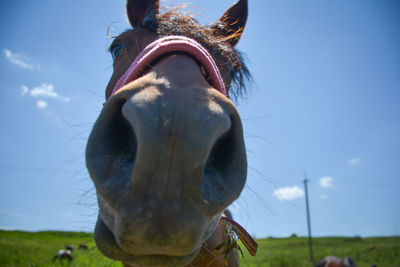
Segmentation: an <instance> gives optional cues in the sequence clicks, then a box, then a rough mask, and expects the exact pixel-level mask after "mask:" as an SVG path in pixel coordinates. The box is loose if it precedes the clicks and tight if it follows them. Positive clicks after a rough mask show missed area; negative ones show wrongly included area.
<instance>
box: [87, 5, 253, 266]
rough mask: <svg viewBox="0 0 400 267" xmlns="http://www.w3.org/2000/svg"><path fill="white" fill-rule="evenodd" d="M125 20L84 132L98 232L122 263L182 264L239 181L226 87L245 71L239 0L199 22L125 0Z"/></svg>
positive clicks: (242, 167)
mask: <svg viewBox="0 0 400 267" xmlns="http://www.w3.org/2000/svg"><path fill="white" fill-rule="evenodd" d="M126 7H127V16H128V19H129V22H130V24H131V25H132V27H133V28H132V29H130V30H128V31H126V32H124V33H122V34H121V35H119V36H118V37H116V38H115V39H114V41H113V42H112V44H111V46H110V52H111V54H112V57H113V60H114V61H113V68H114V72H113V74H112V77H111V79H110V81H109V84H108V86H107V89H106V99H107V100H106V102H105V104H104V108H103V110H102V111H101V114H100V116H99V117H98V119H97V121H96V123H95V125H94V127H93V129H92V132H91V134H90V137H89V140H88V144H87V148H86V162H87V167H88V170H89V173H90V176H91V179H92V180H93V182H94V185H95V188H96V193H97V199H98V204H99V216H98V220H97V224H96V228H95V241H96V244H97V246H98V248H99V249H100V251H101V252H102V253H103V254H104V255H106V256H107V257H109V258H111V259H115V260H119V261H122V262H124V263H125V264H126V266H184V265H186V264H188V263H190V262H191V261H192V260H193V259H194V258H195V257H196V255H197V254H198V253H199V251H200V249H201V247H202V244H204V243H205V242H206V241H207V239H209V237H210V235H211V234H212V233H213V232H214V231H215V229H216V228H217V226H218V222H219V219H220V216H221V213H222V212H223V211H224V209H225V208H226V207H227V206H229V205H230V204H231V203H232V202H233V201H234V200H235V199H237V198H238V197H239V195H240V193H241V191H242V189H243V187H244V184H245V181H246V171H247V162H246V152H245V144H244V140H243V131H242V124H241V120H240V117H239V114H238V111H237V109H236V108H235V106H234V104H233V102H232V101H231V100H230V99H229V97H228V95H229V93H230V92H232V90H233V89H232V88H231V87H233V86H235V85H236V87H238V88H239V89H237V90H240V87H241V86H243V81H244V79H245V78H246V76H247V75H248V72H247V68H246V66H245V65H244V63H243V61H242V59H241V57H240V54H239V53H238V52H237V51H236V50H235V49H234V46H235V45H236V43H237V42H238V40H239V38H240V37H241V35H242V32H243V29H244V26H245V24H246V20H247V1H246V0H240V1H238V2H237V3H236V4H234V5H233V6H232V7H231V8H229V9H228V10H227V11H226V12H225V13H224V14H223V16H222V17H221V18H220V19H219V21H217V22H216V23H215V24H213V25H211V26H203V25H200V24H199V23H198V22H197V21H195V20H194V19H193V18H191V17H188V16H183V15H179V14H178V13H176V12H174V11H168V12H165V13H163V14H161V13H160V12H159V1H156V0H128V1H127V5H126Z"/></svg>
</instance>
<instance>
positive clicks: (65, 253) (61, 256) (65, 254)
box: [53, 249, 74, 262]
mask: <svg viewBox="0 0 400 267" xmlns="http://www.w3.org/2000/svg"><path fill="white" fill-rule="evenodd" d="M57 259H58V260H59V261H62V260H65V259H67V260H68V262H71V261H72V260H73V259H74V257H73V256H72V250H69V249H60V250H59V251H58V252H57V254H56V255H55V256H54V257H53V262H54V261H55V260H57Z"/></svg>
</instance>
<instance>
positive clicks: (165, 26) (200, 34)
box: [157, 6, 252, 99]
mask: <svg viewBox="0 0 400 267" xmlns="http://www.w3.org/2000/svg"><path fill="white" fill-rule="evenodd" d="M183 7H184V6H182V7H177V8H172V9H170V10H168V11H166V12H164V13H161V14H159V15H157V33H158V34H159V35H160V36H168V35H181V36H186V37H189V38H192V39H194V40H196V41H197V42H199V43H200V44H201V45H203V46H204V47H205V48H206V49H207V50H208V51H209V52H210V54H211V55H212V56H213V58H214V60H215V61H216V63H217V65H218V67H219V69H220V70H226V71H228V72H229V76H230V81H225V84H226V87H227V89H228V90H229V92H230V93H232V95H233V96H234V98H235V99H237V98H238V97H241V96H243V95H244V94H245V93H246V88H249V87H250V85H251V82H252V78H251V74H250V72H249V69H248V68H247V66H246V64H245V60H244V56H243V54H242V53H241V52H239V51H238V50H237V49H234V48H233V47H232V46H231V45H230V43H229V40H236V39H238V38H239V37H240V35H241V32H242V31H243V29H239V30H238V31H237V32H229V31H228V30H227V26H228V25H225V24H224V23H221V22H218V23H217V24H213V25H211V26H203V25H201V24H200V23H199V22H198V21H197V20H196V19H194V18H193V16H191V15H186V14H184V13H183V12H180V10H182V8H183ZM227 32H228V36H226V35H225V34H224V33H227ZM227 68H228V69H227Z"/></svg>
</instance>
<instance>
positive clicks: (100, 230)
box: [95, 216, 202, 267]
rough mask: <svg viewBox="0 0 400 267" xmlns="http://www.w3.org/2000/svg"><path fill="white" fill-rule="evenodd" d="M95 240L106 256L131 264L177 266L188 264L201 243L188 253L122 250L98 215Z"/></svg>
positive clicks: (149, 266)
mask: <svg viewBox="0 0 400 267" xmlns="http://www.w3.org/2000/svg"><path fill="white" fill-rule="evenodd" d="M95 240H96V244H97V247H98V249H99V250H100V251H101V252H102V253H103V254H104V255H105V256H107V257H109V258H111V259H113V260H117V261H121V262H124V263H126V264H128V265H133V266H148V267H152V266H161V265H162V266H168V267H179V266H185V265H187V264H189V263H190V262H191V261H192V260H193V259H194V258H195V257H196V256H197V254H198V253H199V251H200V249H201V246H202V244H201V245H200V247H199V248H196V249H195V250H194V251H193V252H191V253H189V254H188V255H182V256H175V255H162V254H133V253H131V252H128V251H125V250H123V249H122V248H121V247H120V246H119V245H118V243H117V242H116V239H115V235H114V233H113V232H112V231H111V230H110V229H109V228H108V227H107V226H106V225H105V223H104V222H103V220H102V219H101V217H100V216H98V219H97V223H96V228H95Z"/></svg>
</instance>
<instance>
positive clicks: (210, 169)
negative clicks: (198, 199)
mask: <svg viewBox="0 0 400 267" xmlns="http://www.w3.org/2000/svg"><path fill="white" fill-rule="evenodd" d="M234 121H235V120H232V118H231V122H232V124H231V128H230V129H229V131H228V132H226V133H225V134H223V135H222V136H221V137H220V138H219V139H218V140H217V142H216V143H215V144H214V146H213V148H212V150H211V152H210V155H209V157H208V160H207V163H206V165H205V168H204V176H203V182H202V186H201V187H202V188H201V192H202V199H203V201H204V202H205V203H206V205H207V206H209V208H210V209H211V210H213V211H215V210H218V209H221V211H222V209H223V207H224V206H226V205H227V204H229V203H230V202H232V201H233V200H234V199H235V198H236V197H237V192H238V191H240V190H241V189H242V187H243V181H244V179H243V178H242V177H241V176H242V172H243V170H241V169H243V166H241V164H240V163H239V162H240V160H242V159H243V153H241V152H240V151H239V150H240V147H238V144H237V143H238V142H237V137H238V136H237V135H238V134H239V132H240V130H239V129H238V128H237V127H236V125H235V123H234Z"/></svg>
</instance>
